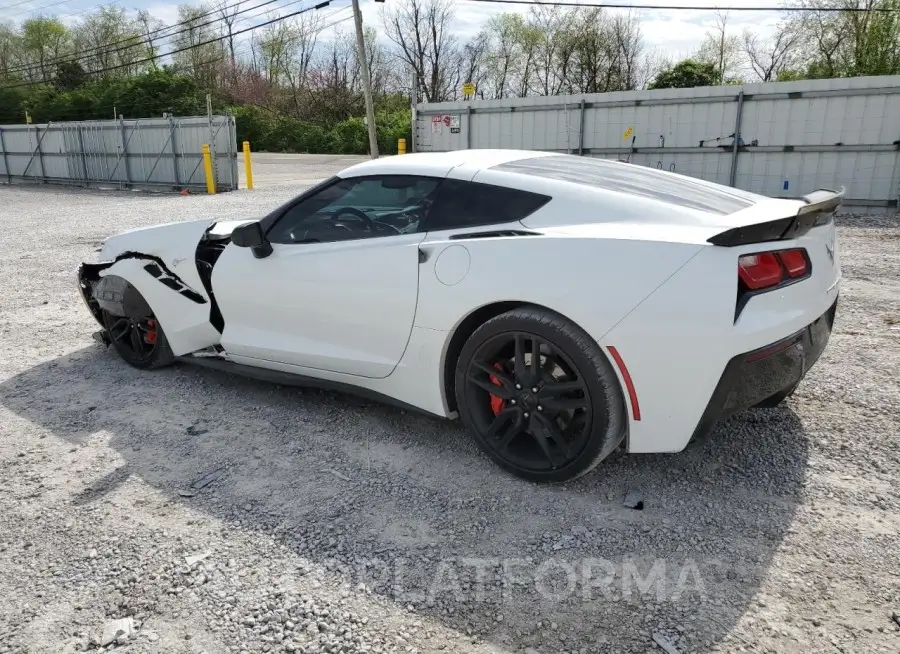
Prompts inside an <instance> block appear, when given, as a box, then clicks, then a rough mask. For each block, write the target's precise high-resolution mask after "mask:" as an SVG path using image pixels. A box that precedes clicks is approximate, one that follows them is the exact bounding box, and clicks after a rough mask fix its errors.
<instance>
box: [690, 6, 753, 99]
mask: <svg viewBox="0 0 900 654" xmlns="http://www.w3.org/2000/svg"><path fill="white" fill-rule="evenodd" d="M727 27H728V12H723V11H717V12H716V24H715V27H714V28H713V29H712V30H710V31H709V32H707V33H706V36H705V37H704V38H703V41H702V42H701V43H700V48H699V49H698V50H697V55H696V57H695V58H696V59H697V61H704V62H708V63H712V64H713V65H714V66H715V70H716V84H725V83H726V80H727V78H729V77H735V76H737V75H739V73H740V71H739V70H738V69H739V67H740V65H741V63H742V62H741V58H742V54H743V52H742V47H741V41H740V39H739V38H738V37H737V36H736V35H734V34H729V33H728V29H727Z"/></svg>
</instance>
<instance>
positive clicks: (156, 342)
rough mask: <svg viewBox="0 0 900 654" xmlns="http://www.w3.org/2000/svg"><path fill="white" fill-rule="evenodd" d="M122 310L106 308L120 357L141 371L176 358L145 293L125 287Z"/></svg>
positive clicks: (106, 319)
mask: <svg viewBox="0 0 900 654" xmlns="http://www.w3.org/2000/svg"><path fill="white" fill-rule="evenodd" d="M122 305H123V313H126V314H127V315H116V314H113V313H111V312H110V311H108V310H106V309H104V310H103V322H104V325H105V326H106V332H107V334H108V335H109V340H110V343H111V344H112V346H113V347H114V348H115V350H116V352H118V353H119V356H121V357H122V359H124V360H125V361H126V362H127V363H129V364H130V365H132V366H134V367H135V368H140V369H142V370H150V369H153V368H161V367H163V366H167V365H169V364H171V363H172V362H174V361H175V356H174V355H173V354H172V349H171V348H170V347H169V342H168V340H166V334H165V332H163V329H162V326H161V325H160V324H159V322H158V321H157V320H156V316H155V315H153V312H152V311H151V309H150V306H149V305H148V304H147V302H146V300H144V298H143V296H142V295H141V294H140V293H139V292H138V290H137V289H136V288H134V287H133V286H131V285H130V284H129V285H128V286H127V287H126V289H125V301H124V302H123V303H122Z"/></svg>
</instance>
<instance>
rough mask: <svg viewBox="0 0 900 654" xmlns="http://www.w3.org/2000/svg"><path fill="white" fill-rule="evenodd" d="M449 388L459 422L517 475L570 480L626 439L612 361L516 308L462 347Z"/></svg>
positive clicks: (542, 317)
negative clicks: (452, 389) (453, 385)
mask: <svg viewBox="0 0 900 654" xmlns="http://www.w3.org/2000/svg"><path fill="white" fill-rule="evenodd" d="M519 352H522V355H521V357H520V355H519ZM535 352H537V357H535V356H534V355H535ZM535 359H536V360H537V365H536V366H535V365H533V363H534V361H535ZM494 371H496V372H494ZM455 380H456V402H457V407H458V409H459V414H460V417H461V419H462V421H463V423H464V424H465V425H466V427H468V428H469V430H470V431H471V432H472V434H473V435H474V437H475V441H476V442H477V443H478V445H479V447H481V449H482V450H483V451H484V452H485V453H486V454H487V455H488V456H489V457H490V458H491V459H492V460H493V461H494V462H496V463H497V464H498V465H500V467H502V468H503V469H505V470H507V471H508V472H511V473H512V474H513V475H516V476H517V477H521V478H523V479H527V480H529V481H535V482H560V481H567V480H570V479H574V478H576V477H578V476H580V475H583V474H585V473H587V472H589V471H590V470H592V469H593V468H594V467H595V466H596V465H597V464H598V463H600V462H601V461H602V460H603V459H605V458H606V457H607V456H609V455H610V454H611V453H612V452H613V451H614V450H615V449H616V448H617V447H618V446H619V444H620V443H621V442H622V440H623V438H624V437H625V432H626V428H627V420H626V410H625V400H624V396H623V394H622V391H621V388H620V386H619V381H618V379H617V377H616V374H615V372H614V371H613V368H612V366H611V365H610V362H609V360H608V359H607V357H606V355H605V354H604V353H603V350H601V348H600V346H599V345H598V344H597V343H596V342H595V341H594V340H593V339H592V338H591V337H590V336H589V335H588V334H587V333H586V332H585V331H584V330H583V329H581V328H580V327H578V326H577V325H574V324H572V322H570V321H569V320H567V319H566V318H564V317H562V316H560V315H558V314H556V313H553V312H551V311H548V310H545V309H541V308H538V307H520V308H517V309H513V310H512V311H508V312H506V313H503V314H500V315H499V316H496V317H494V318H491V319H490V320H488V321H487V322H485V323H483V324H482V325H481V326H480V327H478V329H476V330H475V331H474V332H473V333H472V335H471V336H470V337H469V339H468V340H467V341H466V344H465V345H464V346H463V348H462V351H461V353H460V356H459V359H458V360H457V364H456V373H455ZM517 384H518V386H517ZM535 391H536V392H535ZM554 426H555V429H554ZM542 459H543V460H542Z"/></svg>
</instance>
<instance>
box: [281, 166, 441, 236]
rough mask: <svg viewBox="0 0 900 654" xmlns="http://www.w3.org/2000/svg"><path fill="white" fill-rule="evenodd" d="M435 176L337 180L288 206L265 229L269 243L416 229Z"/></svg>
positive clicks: (431, 195) (430, 198)
mask: <svg viewBox="0 0 900 654" xmlns="http://www.w3.org/2000/svg"><path fill="white" fill-rule="evenodd" d="M440 183H441V180H440V179H438V178H436V177H418V176H412V175H378V176H371V177H351V178H348V179H339V180H337V181H336V182H335V183H333V184H331V185H329V186H327V187H325V188H324V189H322V190H321V191H319V192H318V193H315V194H313V195H311V196H309V197H306V198H304V199H303V200H301V201H300V202H298V203H297V204H295V205H293V206H292V207H290V208H289V209H288V210H287V211H286V212H285V213H284V214H283V215H282V216H281V217H280V218H279V219H278V221H277V222H276V223H275V225H274V226H273V227H272V229H271V230H270V231H269V233H268V238H269V240H270V241H271V242H273V243H328V242H333V241H346V240H354V239H361V238H374V237H379V236H392V235H394V236H396V235H397V234H409V233H412V232H416V231H418V230H419V226H420V224H421V223H422V222H423V221H424V219H425V216H426V215H427V214H428V210H429V209H430V207H431V204H432V202H433V200H434V194H435V191H436V190H437V188H438V186H439V185H440Z"/></svg>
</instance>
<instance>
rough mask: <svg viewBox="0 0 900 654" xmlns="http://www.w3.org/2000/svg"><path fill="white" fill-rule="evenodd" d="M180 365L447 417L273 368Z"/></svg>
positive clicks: (210, 362) (185, 359) (210, 361)
mask: <svg viewBox="0 0 900 654" xmlns="http://www.w3.org/2000/svg"><path fill="white" fill-rule="evenodd" d="M175 360H176V361H177V362H178V363H187V364H190V365H193V366H200V367H201V368H210V369H212V370H221V371H224V372H227V373H229V374H232V375H240V376H242V377H248V378H250V379H258V380H260V381H265V382H270V383H273V384H281V385H283V386H300V387H303V388H317V389H320V390H323V391H336V392H338V393H345V394H347V395H353V396H356V397H360V398H363V399H367V400H372V401H374V402H378V403H380V404H388V405H391V406H394V407H397V408H400V409H404V410H406V411H412V412H415V413H418V414H420V415H423V416H428V417H429V418H439V419H441V420H446V418H445V417H444V416H440V415H438V414H436V413H431V412H430V411H426V410H425V409H421V408H419V407H417V406H413V405H411V404H407V403H406V402H402V401H401V400H398V399H396V398H393V397H390V396H389V395H385V394H383V393H379V392H378V391H373V390H371V389H369V388H363V387H361V386H354V385H353V384H345V383H344V382H338V381H332V380H329V379H318V378H316V377H308V376H306V375H295V374H293V373H289V372H282V371H281V370H270V369H269V368H258V367H256V366H247V365H244V364H241V363H235V362H234V361H228V360H227V359H220V358H217V357H195V356H191V355H187V356H179V357H175Z"/></svg>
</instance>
